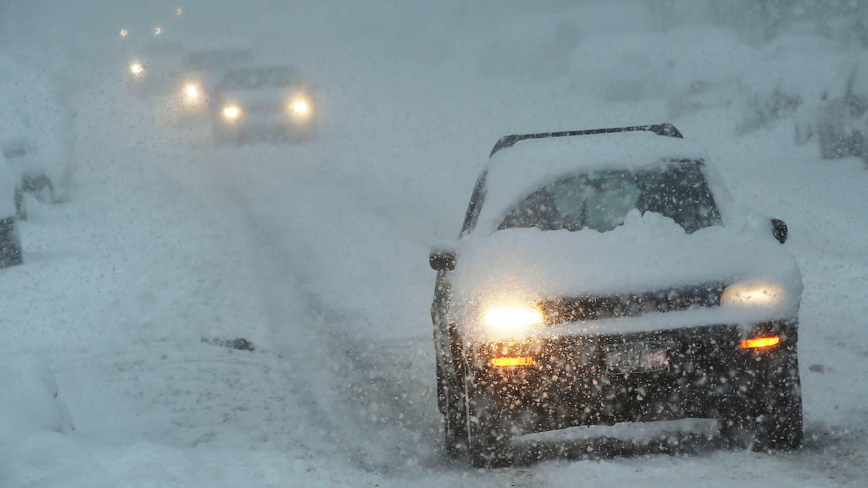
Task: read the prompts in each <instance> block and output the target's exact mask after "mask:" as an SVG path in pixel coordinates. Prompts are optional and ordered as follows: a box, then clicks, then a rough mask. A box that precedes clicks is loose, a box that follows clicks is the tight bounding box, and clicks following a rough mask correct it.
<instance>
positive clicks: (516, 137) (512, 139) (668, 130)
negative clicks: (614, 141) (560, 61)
mask: <svg viewBox="0 0 868 488" xmlns="http://www.w3.org/2000/svg"><path fill="white" fill-rule="evenodd" d="M639 131H644V132H653V133H655V134H657V135H658V136H665V137H676V138H678V139H683V136H682V135H681V132H679V131H678V129H676V128H675V126H674V125H672V124H670V123H668V122H667V123H663V124H654V125H634V126H632V127H610V128H608V129H590V130H571V131H565V132H541V133H539V134H513V135H511V136H503V137H501V138H500V140H499V141H497V144H495V145H494V149H492V150H491V154H489V155H488V157H491V156H494V153H496V152H497V151H500V150H501V149H505V148H507V147H512V146H513V145H514V144H515V143H516V142H518V141H523V140H525V139H545V138H548V137H567V136H587V135H592V134H612V133H615V132H639Z"/></svg>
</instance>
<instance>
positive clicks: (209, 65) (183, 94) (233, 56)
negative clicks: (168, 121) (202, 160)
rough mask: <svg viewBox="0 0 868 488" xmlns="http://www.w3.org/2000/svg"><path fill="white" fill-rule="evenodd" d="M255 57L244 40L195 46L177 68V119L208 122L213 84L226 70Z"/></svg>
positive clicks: (183, 122)
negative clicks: (228, 43)
mask: <svg viewBox="0 0 868 488" xmlns="http://www.w3.org/2000/svg"><path fill="white" fill-rule="evenodd" d="M252 60H253V52H252V50H251V49H250V48H248V47H245V46H244V45H243V43H241V44H235V45H232V44H230V45H226V46H220V45H209V46H206V47H200V48H197V49H192V50H191V51H190V53H189V54H187V55H186V56H185V57H184V59H183V60H182V61H181V64H180V67H179V70H178V71H179V73H180V76H179V77H178V78H179V79H178V83H177V85H176V86H175V94H174V98H175V105H176V107H177V118H176V122H177V123H178V124H179V125H195V124H196V123H197V122H200V121H202V122H204V123H207V122H208V104H209V99H210V97H211V94H212V93H213V91H214V86H215V85H216V84H217V82H218V81H219V80H220V78H221V77H222V76H223V74H224V73H225V72H226V71H228V70H230V69H237V68H241V67H243V66H246V65H249V64H250V63H251V62H252Z"/></svg>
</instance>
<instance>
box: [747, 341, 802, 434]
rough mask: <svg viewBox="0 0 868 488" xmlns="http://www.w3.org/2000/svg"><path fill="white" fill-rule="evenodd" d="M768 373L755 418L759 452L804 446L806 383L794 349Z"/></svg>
mask: <svg viewBox="0 0 868 488" xmlns="http://www.w3.org/2000/svg"><path fill="white" fill-rule="evenodd" d="M783 356H784V357H783V358H782V361H780V362H775V364H774V365H773V366H772V368H771V370H770V371H769V372H768V377H767V380H766V385H765V388H764V390H763V394H762V395H760V398H761V400H760V402H759V409H758V410H759V411H758V415H757V417H756V420H755V424H754V427H755V429H756V433H757V435H756V443H755V444H754V450H757V451H769V450H775V451H789V450H794V449H798V448H800V447H801V446H802V441H803V438H804V420H803V418H802V385H801V377H800V375H799V360H798V357H797V355H796V353H795V351H793V352H792V353H789V352H788V353H785V354H784V355H783Z"/></svg>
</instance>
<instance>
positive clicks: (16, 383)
mask: <svg viewBox="0 0 868 488" xmlns="http://www.w3.org/2000/svg"><path fill="white" fill-rule="evenodd" d="M0 385H2V390H3V394H2V395H0V432H3V436H2V438H0V457H3V454H8V453H9V451H10V450H12V449H14V448H15V445H16V442H17V441H20V440H23V439H25V438H27V437H29V436H30V435H33V434H34V433H36V432H46V431H51V432H61V433H68V432H70V431H72V430H73V425H72V418H71V417H70V414H69V409H68V408H67V407H66V404H65V403H64V402H63V399H62V398H61V397H60V395H59V391H58V389H57V381H56V380H55V378H54V373H52V371H51V368H50V367H49V366H48V363H47V362H46V361H45V360H44V359H43V358H40V357H38V356H30V355H11V356H6V357H4V358H2V359H0Z"/></svg>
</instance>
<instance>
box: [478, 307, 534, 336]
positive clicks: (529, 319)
mask: <svg viewBox="0 0 868 488" xmlns="http://www.w3.org/2000/svg"><path fill="white" fill-rule="evenodd" d="M482 318H483V319H484V320H485V323H486V324H487V325H489V326H491V327H495V328H498V329H505V330H509V329H519V328H522V327H528V326H531V325H538V324H542V323H543V322H544V321H545V316H543V313H542V311H540V310H539V309H536V308H532V307H504V308H491V309H488V310H487V311H486V312H485V313H484V314H483V315H482Z"/></svg>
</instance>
